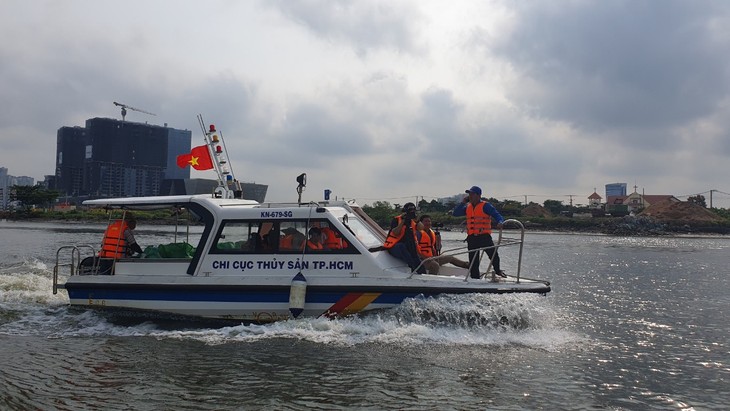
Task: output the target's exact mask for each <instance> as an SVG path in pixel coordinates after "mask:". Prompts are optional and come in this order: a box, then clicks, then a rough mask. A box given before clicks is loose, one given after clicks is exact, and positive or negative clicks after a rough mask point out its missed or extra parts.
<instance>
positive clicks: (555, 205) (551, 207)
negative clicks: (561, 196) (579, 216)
mask: <svg viewBox="0 0 730 411" xmlns="http://www.w3.org/2000/svg"><path fill="white" fill-rule="evenodd" d="M542 206H543V207H545V209H546V210H548V211H550V212H551V213H552V214H553V215H560V212H561V211H563V208H564V206H563V202H562V201H558V200H545V202H544V203H542Z"/></svg>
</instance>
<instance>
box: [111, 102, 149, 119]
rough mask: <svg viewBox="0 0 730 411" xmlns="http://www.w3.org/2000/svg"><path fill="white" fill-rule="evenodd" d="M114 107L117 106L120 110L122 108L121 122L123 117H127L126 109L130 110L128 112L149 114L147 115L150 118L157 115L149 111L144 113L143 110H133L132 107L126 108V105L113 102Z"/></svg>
mask: <svg viewBox="0 0 730 411" xmlns="http://www.w3.org/2000/svg"><path fill="white" fill-rule="evenodd" d="M114 105H115V106H119V107H121V108H122V121H124V117H125V116H126V115H127V109H130V110H132V111H139V112H140V113H145V114H149V115H151V116H156V115H157V114H155V113H150V112H149V111H144V110H140V109H138V108H134V107H132V106H128V105H126V104H122V103H117V102H116V101H115V102H114Z"/></svg>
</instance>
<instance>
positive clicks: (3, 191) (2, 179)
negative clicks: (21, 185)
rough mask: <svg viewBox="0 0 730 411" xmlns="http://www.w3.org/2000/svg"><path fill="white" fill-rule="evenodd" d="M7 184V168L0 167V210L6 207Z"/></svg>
mask: <svg viewBox="0 0 730 411" xmlns="http://www.w3.org/2000/svg"><path fill="white" fill-rule="evenodd" d="M9 187H10V186H9V184H8V169H7V168H5V167H0V210H5V209H7V208H8V197H9V194H10V193H9V192H8V189H9Z"/></svg>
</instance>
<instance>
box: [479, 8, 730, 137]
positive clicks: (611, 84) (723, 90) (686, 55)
mask: <svg viewBox="0 0 730 411" xmlns="http://www.w3.org/2000/svg"><path fill="white" fill-rule="evenodd" d="M517 4H519V5H524V4H523V3H517ZM516 13H517V16H516V20H515V22H516V26H515V27H514V31H513V32H512V33H511V34H509V35H506V36H505V37H503V38H500V39H498V40H497V41H496V42H495V43H494V44H493V45H492V47H491V51H492V52H494V53H496V54H497V55H498V56H500V57H502V58H505V59H507V60H508V61H509V62H511V63H512V65H513V67H514V70H516V71H517V73H518V75H519V76H521V77H522V78H523V79H524V80H526V81H524V82H520V83H519V84H516V85H514V86H513V87H512V88H511V89H510V90H509V91H508V93H509V97H510V98H511V99H513V101H515V102H517V103H518V104H521V105H522V106H524V107H530V108H531V109H533V110H534V113H535V114H537V115H540V116H546V117H549V118H552V119H558V120H564V121H567V122H570V123H572V124H574V125H576V126H578V127H581V128H585V129H587V130H592V131H605V130H606V129H615V128H618V129H623V128H633V129H646V128H653V127H656V128H659V129H663V130H666V129H667V128H668V127H671V126H675V125H678V124H683V123H685V122H688V121H692V120H695V119H697V118H700V117H703V116H705V115H707V114H708V113H711V112H712V111H713V110H715V109H716V108H717V106H718V104H719V102H720V101H721V100H722V99H723V98H725V96H727V94H728V91H729V90H728V88H729V87H728V86H729V85H730V77H729V76H728V74H730V70H729V69H730V60H729V59H728V58H727V50H728V46H729V45H730V44H729V40H730V37H728V35H727V34H728V31H727V30H728V27H730V19H728V16H729V14H730V3H727V2H709V1H696V2H693V1H663V2H654V1H636V0H631V1H587V2H558V3H555V2H533V3H529V5H528V6H525V7H519V6H518V8H517V9H516ZM477 37H478V38H481V39H482V40H484V37H480V36H477ZM525 85H526V86H525ZM642 137H644V138H646V137H647V136H646V135H642ZM668 137H670V136H668V135H667V134H666V133H661V132H658V133H656V134H655V135H654V136H649V138H650V139H652V140H662V139H666V138H668ZM616 138H621V139H624V140H626V141H627V142H628V143H631V142H632V141H635V140H636V137H635V136H632V135H631V134H630V133H629V134H626V135H622V134H618V135H616Z"/></svg>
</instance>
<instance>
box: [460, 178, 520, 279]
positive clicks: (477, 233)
mask: <svg viewBox="0 0 730 411" xmlns="http://www.w3.org/2000/svg"><path fill="white" fill-rule="evenodd" d="M465 192H466V193H467V194H469V196H467V197H464V202H462V203H461V204H459V205H457V206H456V207H455V208H454V211H453V215H454V216H457V217H459V216H463V215H465V216H466V233H467V237H466V244H467V247H468V248H469V265H470V273H471V278H481V273H480V272H479V255H480V254H481V250H479V249H480V248H485V247H490V248H486V250H485V251H486V252H487V255H488V256H489V258H490V259H491V260H492V266H493V267H494V272H495V273H496V274H497V275H499V276H501V277H507V275H506V274H505V273H504V271H502V270H501V269H500V265H499V253H498V252H497V249H496V248H494V241H493V240H492V219H494V220H495V221H496V222H497V227H499V228H502V223H504V217H502V215H501V214H499V211H497V209H496V208H494V206H493V205H491V204H489V203H488V202H486V201H484V200H482V189H481V188H479V187H477V186H472V187H471V188H470V189H468V190H466V191H465ZM472 250H474V251H472Z"/></svg>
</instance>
